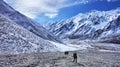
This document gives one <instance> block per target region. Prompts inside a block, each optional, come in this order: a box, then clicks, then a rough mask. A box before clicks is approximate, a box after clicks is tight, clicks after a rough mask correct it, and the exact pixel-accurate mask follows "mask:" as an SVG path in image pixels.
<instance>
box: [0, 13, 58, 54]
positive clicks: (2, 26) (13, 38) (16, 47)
mask: <svg viewBox="0 0 120 67" xmlns="http://www.w3.org/2000/svg"><path fill="white" fill-rule="evenodd" d="M48 51H49V52H51V51H58V50H57V47H56V46H55V45H53V44H51V43H50V42H49V41H47V40H45V39H43V38H40V37H38V36H36V35H35V34H33V33H31V32H29V31H28V30H26V29H24V28H23V27H21V26H19V25H18V24H16V23H15V22H13V21H12V20H10V19H9V18H7V17H5V16H3V15H2V14H0V54H17V53H34V52H48Z"/></svg>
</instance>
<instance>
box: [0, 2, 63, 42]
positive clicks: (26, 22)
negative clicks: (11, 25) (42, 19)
mask: <svg viewBox="0 0 120 67" xmlns="http://www.w3.org/2000/svg"><path fill="white" fill-rule="evenodd" d="M0 13H1V14H3V15H4V16H6V17H8V18H9V19H11V20H12V21H14V22H16V23H17V24H18V25H21V26H22V27H24V28H26V29H27V30H29V31H31V32H32V33H34V34H36V35H37V36H39V37H42V38H44V39H47V40H51V41H56V42H61V40H60V39H59V38H58V37H56V36H54V35H53V34H52V33H50V32H49V30H46V29H45V28H44V27H42V26H40V25H38V24H36V22H34V21H33V20H32V19H30V18H28V17H26V16H25V15H23V14H21V13H19V12H18V11H16V10H14V9H13V8H12V7H10V6H9V5H8V4H7V3H5V2H4V1H3V0H0Z"/></svg>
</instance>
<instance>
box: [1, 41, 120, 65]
mask: <svg viewBox="0 0 120 67" xmlns="http://www.w3.org/2000/svg"><path fill="white" fill-rule="evenodd" d="M89 44H90V45H91V46H92V47H93V48H87V49H83V50H77V51H69V54H68V55H65V54H64V52H44V53H31V54H19V55H0V67H120V44H107V43H89ZM75 52H76V53H77V54H78V63H74V62H73V57H72V56H73V53H75Z"/></svg>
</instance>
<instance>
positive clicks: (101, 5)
mask: <svg viewBox="0 0 120 67" xmlns="http://www.w3.org/2000/svg"><path fill="white" fill-rule="evenodd" d="M4 1H5V2H7V3H8V4H9V5H11V6H12V7H13V8H14V9H16V10H18V11H19V12H21V13H23V14H24V15H26V16H28V17H30V18H32V19H34V20H35V21H37V22H39V23H41V24H43V23H46V22H56V21H59V20H62V19H68V18H70V17H73V16H75V15H77V14H78V13H85V12H89V11H91V10H99V11H107V10H111V9H116V8H118V7H120V0H4Z"/></svg>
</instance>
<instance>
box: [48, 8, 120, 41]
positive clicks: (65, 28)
mask: <svg viewBox="0 0 120 67" xmlns="http://www.w3.org/2000/svg"><path fill="white" fill-rule="evenodd" d="M48 29H49V30H50V31H51V32H53V33H54V34H55V35H56V36H59V37H60V38H63V39H66V38H67V39H80V40H85V39H93V40H94V39H99V40H107V41H108V39H110V38H111V40H112V38H113V37H115V39H117V40H119V41H120V8H117V9H114V10H110V11H97V10H93V11H90V12H87V13H84V14H83V13H80V14H78V15H77V16H74V17H72V18H70V19H67V20H61V21H60V22H55V23H53V24H50V25H48ZM118 36H119V38H118ZM108 37H109V38H108ZM116 37H117V38H116ZM113 40H114V39H113Z"/></svg>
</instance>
